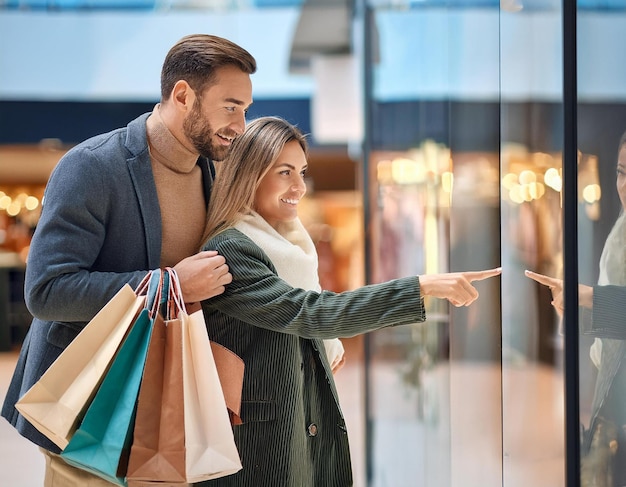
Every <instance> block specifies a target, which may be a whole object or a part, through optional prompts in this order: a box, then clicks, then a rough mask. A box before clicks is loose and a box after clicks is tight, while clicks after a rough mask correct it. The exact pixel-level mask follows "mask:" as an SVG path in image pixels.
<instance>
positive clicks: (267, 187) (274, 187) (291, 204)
mask: <svg viewBox="0 0 626 487" xmlns="http://www.w3.org/2000/svg"><path fill="white" fill-rule="evenodd" d="M307 167H308V164H307V160H306V156H305V154H304V151H303V150H302V147H300V144H299V143H298V142H297V141H295V140H292V141H291V142H287V143H286V144H285V147H283V150H282V152H281V153H280V156H278V159H276V161H275V162H274V164H273V165H272V167H271V168H270V170H269V171H268V173H267V174H266V175H265V176H263V179H261V182H260V183H259V187H258V188H257V190H256V195H255V197H254V209H255V210H256V212H257V213H258V214H259V215H261V216H262V217H263V218H264V219H265V220H266V221H267V222H268V223H269V224H270V225H272V227H274V228H277V226H278V224H279V223H282V222H288V221H292V220H294V219H295V218H296V217H297V216H298V203H299V202H300V199H301V198H302V197H303V196H304V194H305V193H306V185H305V184H304V176H305V173H306V169H307Z"/></svg>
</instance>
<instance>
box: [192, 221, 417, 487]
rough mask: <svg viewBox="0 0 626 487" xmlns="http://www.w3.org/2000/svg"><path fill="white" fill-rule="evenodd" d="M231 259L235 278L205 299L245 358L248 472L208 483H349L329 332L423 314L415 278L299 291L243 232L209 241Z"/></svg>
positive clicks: (225, 341) (238, 437) (214, 320)
mask: <svg viewBox="0 0 626 487" xmlns="http://www.w3.org/2000/svg"><path fill="white" fill-rule="evenodd" d="M205 249H206V250H210V249H213V250H217V251H218V252H219V253H220V254H221V255H223V256H224V257H225V258H226V262H227V263H228V267H229V269H230V272H231V273H232V275H233V282H232V283H231V284H229V285H228V286H226V291H225V292H224V294H222V295H220V296H216V297H214V298H211V299H210V300H207V301H205V302H203V304H202V308H203V311H204V314H205V319H206V322H207V327H208V331H209V336H210V338H211V339H212V340H214V341H216V342H218V343H221V344H222V345H224V346H226V347H227V348H229V349H231V350H233V351H234V352H235V353H237V354H238V355H239V356H240V357H241V358H242V359H243V361H244V363H245V373H244V382H243V395H242V404H241V418H242V420H243V424H242V425H239V426H235V427H234V433H235V441H236V443H237V447H238V449H239V453H240V456H241V460H242V463H243V470H241V471H239V472H237V473H236V474H234V475H230V476H227V477H223V478H221V479H216V480H211V481H207V482H204V483H202V485H204V486H207V487H211V486H237V487H243V486H246V487H261V486H263V487H264V486H268V487H270V486H271V487H274V486H280V487H345V486H349V485H352V470H351V465H350V451H349V447H348V437H347V431H346V422H345V420H344V417H343V414H342V412H341V407H340V404H339V400H338V396H337V391H336V389H335V382H334V379H333V375H332V372H331V370H330V366H329V364H328V359H327V357H326V353H325V351H324V345H323V342H322V339H325V338H337V337H349V336H353V335H356V334H360V333H365V332H368V331H372V330H376V329H379V328H383V327H388V326H395V325H402V324H410V323H416V322H421V321H424V320H425V311H424V306H423V300H422V298H421V296H420V288H419V280H418V278H417V277H409V278H402V279H397V280H394V281H391V282H388V283H384V284H375V285H370V286H365V287H363V288H360V289H357V290H354V291H347V292H344V293H333V292H329V291H323V292H321V293H318V292H315V291H305V290H303V289H297V288H292V287H291V286H289V285H288V284H287V283H286V282H285V281H283V280H281V279H280V278H279V277H278V275H277V272H276V270H275V267H274V265H273V264H272V262H271V261H270V259H269V257H268V256H267V255H266V254H265V253H264V252H263V251H262V250H261V249H260V248H259V247H258V246H257V245H256V244H255V243H254V242H253V241H252V240H250V239H249V238H248V237H247V236H246V235H244V234H243V233H241V232H239V231H238V230H236V229H230V230H227V231H225V232H223V233H221V234H219V235H217V236H216V237H214V238H213V239H212V240H210V241H209V242H208V243H207V245H206V246H205Z"/></svg>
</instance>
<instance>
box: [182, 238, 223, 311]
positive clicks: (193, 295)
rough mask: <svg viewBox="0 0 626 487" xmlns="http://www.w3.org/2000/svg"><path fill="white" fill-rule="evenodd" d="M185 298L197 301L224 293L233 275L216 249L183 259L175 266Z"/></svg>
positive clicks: (187, 300) (193, 301)
mask: <svg viewBox="0 0 626 487" xmlns="http://www.w3.org/2000/svg"><path fill="white" fill-rule="evenodd" d="M174 270H175V271H176V274H178V279H179V280H180V287H181V291H182V293H183V298H184V300H185V302H186V303H195V302H197V301H202V300H204V299H209V298H212V297H213V296H217V295H219V294H222V293H223V292H224V290H225V286H226V285H227V284H230V283H231V282H232V280H233V276H232V275H231V274H230V272H229V271H228V265H226V259H224V257H222V256H221V255H218V253H217V252H216V251H215V250H205V251H203V252H199V253H197V254H196V255H192V256H191V257H187V258H186V259H183V260H181V261H180V262H179V263H178V264H176V265H175V266H174Z"/></svg>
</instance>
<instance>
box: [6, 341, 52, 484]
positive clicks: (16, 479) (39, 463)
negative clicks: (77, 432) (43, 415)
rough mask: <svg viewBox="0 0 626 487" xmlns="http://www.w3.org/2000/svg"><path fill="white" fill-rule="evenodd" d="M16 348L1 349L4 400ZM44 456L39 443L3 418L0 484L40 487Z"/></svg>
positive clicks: (13, 364) (15, 358) (13, 365)
mask: <svg viewBox="0 0 626 487" xmlns="http://www.w3.org/2000/svg"><path fill="white" fill-rule="evenodd" d="M16 360H17V352H3V353H0V398H2V400H3V401H4V396H5V395H6V391H7V387H8V385H9V380H10V379H11V375H12V373H13V368H14V367H15V361H16ZM43 471H44V460H43V455H42V454H41V453H40V452H39V450H38V449H37V447H36V446H35V445H34V444H32V443H30V442H29V441H27V440H25V439H24V438H22V437H21V436H20V435H19V434H18V433H17V431H15V429H13V427H12V426H11V425H10V424H9V423H8V422H7V421H5V420H4V419H2V420H0V486H2V487H41V486H42V485H43Z"/></svg>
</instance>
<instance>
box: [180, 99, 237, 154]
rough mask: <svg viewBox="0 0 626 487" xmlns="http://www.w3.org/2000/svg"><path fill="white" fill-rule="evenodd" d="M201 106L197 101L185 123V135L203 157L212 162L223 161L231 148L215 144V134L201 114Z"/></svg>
mask: <svg viewBox="0 0 626 487" xmlns="http://www.w3.org/2000/svg"><path fill="white" fill-rule="evenodd" d="M199 105H200V104H199V103H197V100H196V103H194V106H193V108H192V110H191V113H190V114H189V116H188V117H187V118H185V121H184V122H183V133H184V134H185V137H187V138H188V139H189V140H190V141H191V143H192V144H193V147H194V148H195V149H196V151H197V152H198V153H199V154H200V155H201V156H204V157H208V158H209V159H211V160H212V161H221V160H222V159H224V157H226V154H228V152H229V150H230V146H227V145H219V144H214V143H213V136H214V135H215V133H214V132H213V128H212V127H211V124H210V123H209V121H208V120H207V119H206V117H204V116H203V115H202V113H201V112H200V107H199Z"/></svg>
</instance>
